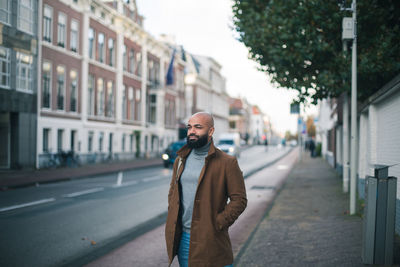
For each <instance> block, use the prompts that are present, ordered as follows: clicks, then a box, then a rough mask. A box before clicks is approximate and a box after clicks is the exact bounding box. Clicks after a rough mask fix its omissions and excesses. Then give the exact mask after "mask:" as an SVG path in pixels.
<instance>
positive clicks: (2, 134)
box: [0, 112, 10, 168]
mask: <svg viewBox="0 0 400 267" xmlns="http://www.w3.org/2000/svg"><path fill="white" fill-rule="evenodd" d="M9 167H10V114H9V113H5V112H2V113H0V168H9Z"/></svg>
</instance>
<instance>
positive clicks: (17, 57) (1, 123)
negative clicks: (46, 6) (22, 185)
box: [0, 0, 38, 169]
mask: <svg viewBox="0 0 400 267" xmlns="http://www.w3.org/2000/svg"><path fill="white" fill-rule="evenodd" d="M37 18H38V1H37V0H2V1H1V6H0V60H1V62H0V64H1V69H0V168H13V169H19V168H34V167H35V154H36V127H37V124H36V123H37V122H36V119H37V88H38V86H37V79H36V77H37V61H38V45H37V41H38V40H37V39H38V37H37V36H38V20H37Z"/></svg>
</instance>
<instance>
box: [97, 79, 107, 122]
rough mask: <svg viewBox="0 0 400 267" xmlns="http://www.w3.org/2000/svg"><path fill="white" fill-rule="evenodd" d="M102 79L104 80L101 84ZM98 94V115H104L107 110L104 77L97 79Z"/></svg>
mask: <svg viewBox="0 0 400 267" xmlns="http://www.w3.org/2000/svg"><path fill="white" fill-rule="evenodd" d="M100 80H101V81H102V83H101V86H99V84H100ZM96 88H97V90H96V94H97V101H96V102H97V107H96V115H97V116H104V111H105V93H106V92H105V91H106V90H105V81H104V79H103V78H101V77H100V78H98V79H97V85H96Z"/></svg>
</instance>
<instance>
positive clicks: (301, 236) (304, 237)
mask: <svg viewBox="0 0 400 267" xmlns="http://www.w3.org/2000/svg"><path fill="white" fill-rule="evenodd" d="M266 179H267V177H266ZM348 209H349V197H348V194H344V193H342V181H341V179H340V177H339V176H338V175H337V174H336V173H335V171H334V170H333V169H332V168H331V167H330V166H329V165H328V164H327V162H326V161H325V160H323V159H321V158H310V157H309V156H308V154H303V155H302V161H301V162H299V163H298V164H297V165H296V166H295V168H294V169H293V171H292V172H291V174H290V175H289V177H288V178H287V181H286V184H285V185H284V186H283V188H282V190H281V192H280V193H279V195H278V196H277V198H276V199H275V201H274V203H273V205H272V208H271V209H270V211H269V212H268V214H267V215H266V216H265V217H264V219H263V220H262V221H261V222H260V224H259V226H258V228H257V229H256V230H255V232H254V234H253V236H252V237H251V238H250V239H249V240H248V241H247V244H246V245H245V246H244V247H243V249H242V251H241V252H240V253H239V254H238V257H237V258H236V260H235V265H234V266H235V267H240V266H245V267H251V266H365V265H363V264H362V260H361V249H362V219H361V217H360V216H350V215H348Z"/></svg>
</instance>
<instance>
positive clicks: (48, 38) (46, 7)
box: [42, 5, 53, 43]
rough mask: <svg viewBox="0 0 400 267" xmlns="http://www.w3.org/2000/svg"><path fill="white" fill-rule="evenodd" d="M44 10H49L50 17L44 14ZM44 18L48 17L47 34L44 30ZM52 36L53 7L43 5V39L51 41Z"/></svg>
mask: <svg viewBox="0 0 400 267" xmlns="http://www.w3.org/2000/svg"><path fill="white" fill-rule="evenodd" d="M46 10H48V12H50V13H49V14H50V17H47V16H46ZM46 18H48V19H50V25H49V32H48V36H47V35H46V33H47V31H46V23H45V22H46ZM52 37H53V8H52V7H51V6H49V5H44V7H43V37H42V39H43V41H45V42H49V43H51V41H52V39H53V38H52Z"/></svg>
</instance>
